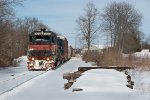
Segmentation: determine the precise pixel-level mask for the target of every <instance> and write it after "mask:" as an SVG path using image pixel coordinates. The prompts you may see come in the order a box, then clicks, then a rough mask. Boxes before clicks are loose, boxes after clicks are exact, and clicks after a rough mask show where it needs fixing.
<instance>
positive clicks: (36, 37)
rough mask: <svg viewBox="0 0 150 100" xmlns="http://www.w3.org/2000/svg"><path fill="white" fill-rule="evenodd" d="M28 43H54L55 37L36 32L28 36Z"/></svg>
mask: <svg viewBox="0 0 150 100" xmlns="http://www.w3.org/2000/svg"><path fill="white" fill-rule="evenodd" d="M29 42H32V43H42V44H43V43H55V42H56V37H55V36H54V35H51V34H50V33H42V32H38V33H37V32H36V33H33V34H31V35H30V36H29Z"/></svg>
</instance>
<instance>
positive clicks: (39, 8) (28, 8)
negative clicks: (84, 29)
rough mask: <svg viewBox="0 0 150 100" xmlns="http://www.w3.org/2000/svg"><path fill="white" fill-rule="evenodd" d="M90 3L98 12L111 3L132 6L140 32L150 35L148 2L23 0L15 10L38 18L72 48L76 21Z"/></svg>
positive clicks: (120, 0)
mask: <svg viewBox="0 0 150 100" xmlns="http://www.w3.org/2000/svg"><path fill="white" fill-rule="evenodd" d="M91 1H92V2H93V3H94V4H95V6H96V7H97V8H98V9H99V10H100V12H102V11H103V9H104V8H105V6H106V5H107V4H110V3H111V2H113V1H116V2H122V1H124V2H127V3H130V4H132V5H133V6H134V7H135V9H137V10H138V11H139V12H140V13H142V15H143V20H142V26H141V27H140V30H141V31H142V32H143V33H144V34H145V35H146V36H148V35H149V34H150V32H149V29H150V27H149V21H150V11H149V10H150V0H36V1H35V0H25V1H24V2H23V6H22V7H17V8H16V16H17V17H20V18H24V17H36V18H38V19H39V20H40V21H42V22H43V23H44V24H46V25H48V26H49V27H50V28H51V29H52V30H53V31H56V32H58V33H62V34H63V35H64V36H66V37H67V39H68V41H69V44H71V45H72V46H73V47H74V46H75V40H76V38H75V37H76V35H77V34H78V30H77V23H76V20H77V19H78V17H80V16H82V15H84V10H83V9H84V8H85V7H86V4H87V3H88V2H91ZM97 40H98V42H97V44H105V41H104V37H101V36H99V39H97ZM76 44H77V45H78V44H80V42H79V41H78V40H76Z"/></svg>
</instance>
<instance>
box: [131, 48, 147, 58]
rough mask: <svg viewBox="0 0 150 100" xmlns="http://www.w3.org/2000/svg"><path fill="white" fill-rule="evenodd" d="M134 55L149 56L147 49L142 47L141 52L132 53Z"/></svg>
mask: <svg viewBox="0 0 150 100" xmlns="http://www.w3.org/2000/svg"><path fill="white" fill-rule="evenodd" d="M134 55H135V56H136V57H139V58H150V52H149V49H143V50H142V51H141V52H136V53H134Z"/></svg>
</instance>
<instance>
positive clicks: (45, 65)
mask: <svg viewBox="0 0 150 100" xmlns="http://www.w3.org/2000/svg"><path fill="white" fill-rule="evenodd" d="M68 53H69V54H68ZM68 55H70V52H68V41H67V39H66V38H65V37H64V36H60V35H57V34H56V33H55V32H52V31H46V30H45V29H41V30H39V31H34V32H32V33H31V34H29V43H28V52H27V57H28V62H27V63H28V70H49V69H54V68H55V67H56V66H58V65H59V64H61V63H64V62H65V61H67V60H68V59H69V57H68Z"/></svg>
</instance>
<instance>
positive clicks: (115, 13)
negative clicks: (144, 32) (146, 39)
mask: <svg viewBox="0 0 150 100" xmlns="http://www.w3.org/2000/svg"><path fill="white" fill-rule="evenodd" d="M102 19H103V23H102V26H103V30H104V31H105V32H107V33H108V34H109V36H110V40H111V45H112V46H116V47H117V49H118V51H121V52H122V51H123V50H124V47H125V46H124V45H126V46H127V45H129V44H126V43H127V41H128V40H133V41H132V42H136V41H137V40H138V41H140V37H139V36H140V35H139V34H140V33H139V32H140V31H139V27H140V25H141V19H142V15H141V14H140V13H139V12H138V11H137V10H136V9H134V7H133V6H132V5H130V4H128V3H125V2H121V3H117V2H113V3H111V4H109V5H107V6H106V7H105V9H104V13H103V14H102ZM129 37H130V38H132V39H128V38H129ZM135 38H136V39H135ZM134 40H135V41H134ZM130 42H131V41H130ZM128 43H129V42H128ZM137 43H139V44H140V42H137ZM133 44H135V43H133Z"/></svg>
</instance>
